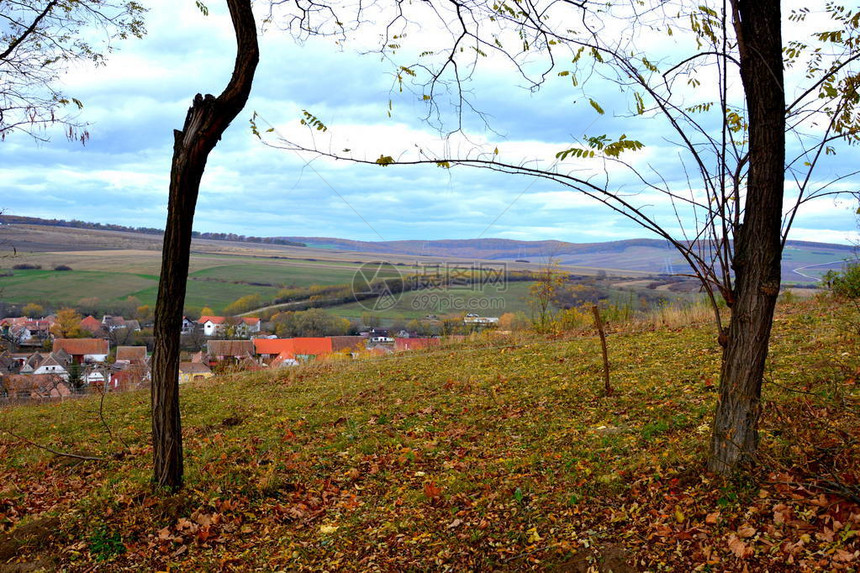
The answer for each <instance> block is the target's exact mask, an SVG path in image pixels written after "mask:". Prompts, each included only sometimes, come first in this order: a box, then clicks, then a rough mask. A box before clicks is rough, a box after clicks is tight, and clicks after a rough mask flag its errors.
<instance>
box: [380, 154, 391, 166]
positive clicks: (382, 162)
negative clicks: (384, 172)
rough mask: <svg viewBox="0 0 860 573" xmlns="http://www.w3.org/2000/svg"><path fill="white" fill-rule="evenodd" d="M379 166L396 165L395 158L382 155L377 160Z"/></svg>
mask: <svg viewBox="0 0 860 573" xmlns="http://www.w3.org/2000/svg"><path fill="white" fill-rule="evenodd" d="M376 163H377V165H382V166H383V167H385V166H386V165H391V164H392V163H394V158H393V157H391V156H390V155H380V156H379V159H377V160H376Z"/></svg>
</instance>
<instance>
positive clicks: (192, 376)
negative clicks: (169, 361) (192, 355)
mask: <svg viewBox="0 0 860 573" xmlns="http://www.w3.org/2000/svg"><path fill="white" fill-rule="evenodd" d="M214 375H215V374H213V372H212V369H211V368H209V366H207V365H206V364H201V363H200V362H180V363H179V383H180V384H184V383H186V382H191V381H195V380H205V379H207V378H211V377H212V376H214Z"/></svg>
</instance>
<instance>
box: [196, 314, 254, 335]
mask: <svg viewBox="0 0 860 573" xmlns="http://www.w3.org/2000/svg"><path fill="white" fill-rule="evenodd" d="M197 324H199V325H201V326H202V327H203V335H204V336H208V337H212V336H225V335H229V336H232V337H238V338H248V337H250V336H251V335H252V334H256V333H258V332H260V319H259V318H256V317H226V316H201V317H200V320H198V321H197Z"/></svg>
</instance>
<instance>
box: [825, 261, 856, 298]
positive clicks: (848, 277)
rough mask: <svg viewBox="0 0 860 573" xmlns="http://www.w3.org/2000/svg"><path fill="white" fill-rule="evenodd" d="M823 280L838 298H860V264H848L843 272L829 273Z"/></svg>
mask: <svg viewBox="0 0 860 573" xmlns="http://www.w3.org/2000/svg"><path fill="white" fill-rule="evenodd" d="M823 280H824V283H825V284H826V285H827V287H828V288H829V289H830V290H831V291H832V292H833V294H835V295H836V296H841V297H845V298H850V299H856V298H860V262H853V263H848V264H846V265H845V267H844V268H843V269H842V270H841V271H827V274H825V275H824V277H823Z"/></svg>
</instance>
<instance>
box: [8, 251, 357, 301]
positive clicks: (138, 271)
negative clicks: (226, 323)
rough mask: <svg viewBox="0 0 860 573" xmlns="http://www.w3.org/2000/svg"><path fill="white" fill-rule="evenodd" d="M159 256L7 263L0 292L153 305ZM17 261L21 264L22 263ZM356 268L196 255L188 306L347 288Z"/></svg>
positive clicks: (12, 296)
mask: <svg viewBox="0 0 860 573" xmlns="http://www.w3.org/2000/svg"><path fill="white" fill-rule="evenodd" d="M51 255H53V254H51ZM155 257H156V255H155V254H153V253H135V252H132V251H129V252H127V253H126V254H125V256H124V257H120V256H118V255H115V254H113V253H111V254H106V255H105V256H103V257H99V256H98V254H97V253H96V254H88V255H86V256H75V255H70V254H68V253H64V254H63V256H62V257H60V256H57V255H53V256H51V257H48V256H42V257H36V256H29V257H27V259H26V262H27V263H30V264H41V265H42V266H43V269H50V268H52V267H53V266H54V265H57V264H68V265H69V266H71V267H72V268H73V270H71V271H62V272H60V271H53V270H11V269H9V267H10V266H11V265H8V266H6V268H5V269H4V271H5V272H11V273H12V276H4V277H0V293H2V300H3V301H5V302H9V303H18V304H27V303H31V302H34V303H39V304H42V305H45V306H50V307H58V306H73V305H75V304H76V303H78V301H80V300H81V299H90V298H98V299H99V300H100V301H101V302H102V303H106V304H110V303H113V302H117V301H121V300H124V299H126V298H127V297H129V296H133V297H136V298H137V299H139V300H140V302H141V304H150V305H151V304H154V303H155V299H156V295H157V292H158V276H157V275H154V274H152V270H153V268H157V265H155V264H154V263H155V262H156V261H155V260H154V258H155ZM13 262H14V264H18V263H20V262H22V260H21V259H15V260H14V261H13ZM105 268H111V269H114V270H111V271H108V270H105ZM357 268H358V265H357V264H355V263H339V262H332V261H302V260H299V261H297V260H292V259H263V258H259V257H242V256H216V255H192V257H191V269H192V272H191V273H190V276H189V279H190V280H189V281H188V294H187V297H186V306H188V307H203V306H209V307H211V308H212V309H213V310H214V311H215V312H221V310H223V308H224V307H225V306H227V305H228V304H230V303H231V302H233V301H235V300H236V299H238V298H240V297H243V296H246V295H250V294H259V295H260V297H261V298H262V299H263V300H264V301H267V300H271V299H273V298H274V297H275V296H276V295H277V293H278V291H279V290H280V289H281V288H283V287H284V286H296V287H307V286H311V285H314V284H321V285H332V284H348V283H349V282H350V281H351V280H352V277H353V275H354V274H355V270H356V269H357ZM247 283H257V284H247ZM265 285H272V286H265Z"/></svg>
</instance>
